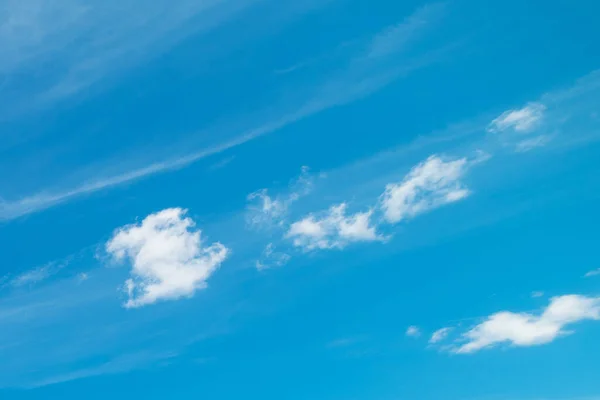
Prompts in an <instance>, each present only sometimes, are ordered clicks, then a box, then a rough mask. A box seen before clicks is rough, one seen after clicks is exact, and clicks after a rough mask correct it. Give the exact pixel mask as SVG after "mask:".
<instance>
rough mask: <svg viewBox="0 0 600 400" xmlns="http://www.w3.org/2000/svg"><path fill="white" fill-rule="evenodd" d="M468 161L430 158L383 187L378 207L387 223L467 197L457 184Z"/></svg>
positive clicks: (466, 192) (462, 187) (437, 157)
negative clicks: (404, 175) (396, 181)
mask: <svg viewBox="0 0 600 400" xmlns="http://www.w3.org/2000/svg"><path fill="white" fill-rule="evenodd" d="M467 167H468V160H467V159H466V158H460V159H458V160H452V161H444V160H442V159H441V158H440V157H439V156H431V157H429V158H428V159H427V160H426V161H424V162H422V163H421V164H419V165H417V166H416V167H414V168H413V169H412V170H411V171H410V172H409V173H408V175H407V176H406V177H405V178H404V179H403V180H402V181H401V182H398V183H390V184H388V185H387V186H386V188H385V192H384V193H383V195H382V196H381V208H382V210H383V212H384V217H385V219H386V220H387V221H388V222H390V223H396V222H400V221H402V220H404V219H407V218H411V217H414V216H416V215H419V214H422V213H424V212H426V211H430V210H432V209H434V208H437V207H440V206H443V205H444V204H448V203H453V202H456V201H459V200H462V199H464V198H465V197H467V196H468V195H469V194H470V192H469V190H468V189H467V188H466V187H465V186H464V184H463V183H462V182H461V178H462V177H463V175H464V174H465V172H466V170H467Z"/></svg>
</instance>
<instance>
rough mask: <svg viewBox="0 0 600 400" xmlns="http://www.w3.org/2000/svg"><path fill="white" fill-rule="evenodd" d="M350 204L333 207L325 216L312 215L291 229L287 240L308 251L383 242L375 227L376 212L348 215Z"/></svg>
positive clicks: (296, 223)
mask: <svg viewBox="0 0 600 400" xmlns="http://www.w3.org/2000/svg"><path fill="white" fill-rule="evenodd" d="M346 210H347V204H346V203H341V204H338V205H336V206H333V207H331V208H330V209H329V210H328V211H327V212H326V213H325V214H324V215H322V216H317V215H309V216H307V217H305V218H304V219H301V220H300V221H297V222H294V223H293V224H291V225H290V229H289V230H288V232H287V234H286V236H287V237H288V238H291V239H292V240H293V243H294V246H296V247H301V248H303V249H304V250H307V251H310V250H316V249H332V248H343V247H345V246H346V245H348V244H349V243H352V242H372V241H377V240H382V237H381V236H380V235H378V234H377V231H376V229H375V227H374V226H373V225H372V223H371V215H372V211H370V210H369V211H367V212H358V213H355V214H351V215H346Z"/></svg>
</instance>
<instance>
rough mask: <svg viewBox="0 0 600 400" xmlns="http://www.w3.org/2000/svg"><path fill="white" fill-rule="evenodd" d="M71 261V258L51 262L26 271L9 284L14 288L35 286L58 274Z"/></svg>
mask: <svg viewBox="0 0 600 400" xmlns="http://www.w3.org/2000/svg"><path fill="white" fill-rule="evenodd" d="M69 260H70V258H67V259H65V260H64V261H62V262H50V263H48V264H46V265H42V266H41V267H37V268H34V269H32V270H29V271H26V272H24V273H22V274H21V275H17V276H16V277H14V278H12V279H10V281H9V284H10V285H11V286H13V287H21V286H31V285H35V284H37V283H39V282H42V281H44V280H46V279H48V278H50V277H51V276H53V275H55V274H57V273H58V272H59V271H60V270H61V269H63V268H64V267H66V266H67V265H68V263H69Z"/></svg>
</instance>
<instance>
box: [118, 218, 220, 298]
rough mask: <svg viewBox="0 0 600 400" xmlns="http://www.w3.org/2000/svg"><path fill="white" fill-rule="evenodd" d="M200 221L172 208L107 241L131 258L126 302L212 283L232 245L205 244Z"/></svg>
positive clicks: (122, 256) (177, 294)
mask: <svg viewBox="0 0 600 400" xmlns="http://www.w3.org/2000/svg"><path fill="white" fill-rule="evenodd" d="M194 226H195V224H194V221H193V220H192V219H191V218H189V217H186V210H183V209H181V208H169V209H165V210H163V211H160V212H158V213H155V214H150V215H148V216H147V217H146V218H144V220H143V221H142V222H141V223H139V224H133V225H128V226H125V227H123V228H120V229H118V230H117V231H116V232H115V233H114V235H113V237H112V238H111V239H110V240H109V241H108V242H107V243H106V250H107V252H108V253H109V254H111V255H112V256H113V257H114V258H115V259H116V260H124V259H128V260H129V261H130V263H131V278H130V279H128V280H127V281H126V282H125V289H126V291H127V294H128V297H129V299H128V300H127V302H126V303H125V307H140V306H144V305H147V304H152V303H155V302H156V301H159V300H175V299H178V298H181V297H189V296H192V295H193V294H194V293H195V291H196V290H198V289H202V288H205V287H206V281H207V279H208V278H209V277H210V276H211V274H212V273H213V272H214V271H215V270H216V269H217V268H218V267H219V266H220V265H221V263H222V262H223V261H224V260H225V258H226V257H227V255H228V253H229V250H228V249H227V248H226V247H225V246H223V245H222V244H221V243H218V242H217V243H213V244H212V245H210V246H207V247H204V246H203V243H202V241H201V237H200V234H201V232H200V230H197V229H194Z"/></svg>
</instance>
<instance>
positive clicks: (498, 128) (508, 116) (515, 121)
mask: <svg viewBox="0 0 600 400" xmlns="http://www.w3.org/2000/svg"><path fill="white" fill-rule="evenodd" d="M545 111H546V106H545V105H543V104H540V103H529V104H527V105H526V106H525V107H523V108H521V109H518V110H508V111H505V112H503V113H502V114H501V115H500V116H499V117H497V118H495V119H494V120H493V121H492V122H491V123H490V124H489V126H488V128H487V130H488V132H492V133H498V132H504V131H507V130H512V131H514V132H518V133H527V132H530V131H532V130H533V129H534V128H536V127H537V126H538V125H539V124H540V122H541V121H542V118H543V117H544V113H545Z"/></svg>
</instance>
